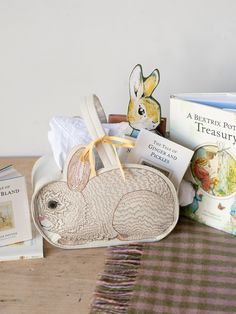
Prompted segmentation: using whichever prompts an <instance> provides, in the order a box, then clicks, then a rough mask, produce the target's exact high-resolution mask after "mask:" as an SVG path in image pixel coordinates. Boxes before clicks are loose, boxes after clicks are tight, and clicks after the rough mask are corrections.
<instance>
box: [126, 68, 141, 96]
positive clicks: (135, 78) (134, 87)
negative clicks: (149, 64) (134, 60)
mask: <svg viewBox="0 0 236 314" xmlns="http://www.w3.org/2000/svg"><path fill="white" fill-rule="evenodd" d="M129 90H130V97H131V99H140V98H141V97H142V95H143V70H142V67H141V65H140V64H137V65H136V66H135V67H134V69H133V71H132V73H131V75H130V79H129Z"/></svg>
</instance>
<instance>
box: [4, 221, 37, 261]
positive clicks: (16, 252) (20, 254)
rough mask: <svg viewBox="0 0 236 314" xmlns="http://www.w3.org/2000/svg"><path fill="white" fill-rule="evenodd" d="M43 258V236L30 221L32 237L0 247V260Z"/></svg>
mask: <svg viewBox="0 0 236 314" xmlns="http://www.w3.org/2000/svg"><path fill="white" fill-rule="evenodd" d="M35 258H43V238H42V236H41V235H40V233H39V232H38V231H37V230H36V228H35V227H34V225H33V223H32V239H31V240H27V241H23V242H18V243H15V244H10V245H6V246H2V247H0V261H10V260H19V259H35Z"/></svg>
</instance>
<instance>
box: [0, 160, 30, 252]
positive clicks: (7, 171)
mask: <svg viewBox="0 0 236 314" xmlns="http://www.w3.org/2000/svg"><path fill="white" fill-rule="evenodd" d="M30 239H32V233H31V222H30V212H29V205H28V196H27V190H26V183H25V178H24V177H22V176H21V175H20V174H19V173H18V172H17V171H16V170H15V169H14V168H13V167H12V166H10V167H6V168H4V169H1V170H0V246H4V245H9V244H13V243H16V242H21V241H26V240H30Z"/></svg>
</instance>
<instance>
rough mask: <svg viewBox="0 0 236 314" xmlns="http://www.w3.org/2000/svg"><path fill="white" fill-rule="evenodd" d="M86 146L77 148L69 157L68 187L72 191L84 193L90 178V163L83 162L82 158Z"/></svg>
mask: <svg viewBox="0 0 236 314" xmlns="http://www.w3.org/2000/svg"><path fill="white" fill-rule="evenodd" d="M84 148H85V147H84V146H80V147H77V148H76V149H75V151H74V153H73V152H72V154H71V155H70V157H69V161H68V163H67V173H66V177H67V185H68V187H69V189H70V190H76V191H80V192H81V191H82V190H83V189H84V188H85V186H86V184H87V182H88V180H89V177H90V165H89V162H88V161H86V160H85V161H81V160H80V156H81V154H82V152H83V151H84Z"/></svg>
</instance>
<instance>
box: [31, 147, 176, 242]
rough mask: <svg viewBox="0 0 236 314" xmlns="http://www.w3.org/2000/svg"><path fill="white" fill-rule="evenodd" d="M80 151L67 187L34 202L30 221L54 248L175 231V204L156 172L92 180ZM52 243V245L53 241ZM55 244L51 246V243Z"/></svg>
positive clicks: (116, 172)
mask: <svg viewBox="0 0 236 314" xmlns="http://www.w3.org/2000/svg"><path fill="white" fill-rule="evenodd" d="M83 150H84V147H81V146H80V147H78V149H76V151H75V152H74V153H73V154H72V157H71V158H70V159H69V161H68V163H67V165H68V166H67V172H66V178H67V180H66V179H65V181H54V182H52V183H49V184H47V185H45V186H44V187H42V188H41V190H39V192H38V193H37V194H36V196H35V197H34V211H33V218H34V221H35V222H36V225H37V227H38V228H39V229H40V230H41V231H42V230H43V232H44V234H46V237H48V238H49V239H50V237H51V241H52V242H53V241H54V240H52V239H53V237H52V235H57V240H56V241H57V244H58V245H59V246H60V245H64V246H66V248H68V247H70V246H72V247H73V246H75V245H81V244H84V243H89V242H93V241H99V240H110V239H118V240H119V241H125V240H141V239H149V238H153V237H158V236H160V238H162V237H164V236H165V235H166V234H167V233H169V232H170V231H171V230H172V229H173V228H174V226H175V224H176V222H177V216H178V214H177V213H178V200H177V196H176V192H175V190H174V187H173V185H172V184H171V183H170V182H169V181H168V180H167V179H166V177H165V176H164V175H163V174H162V173H160V172H159V171H158V170H155V169H153V168H150V167H147V166H143V165H136V164H133V165H131V164H130V165H126V166H124V168H123V171H124V175H125V180H124V179H123V178H122V176H121V173H120V169H117V168H115V167H113V168H110V169H107V168H103V169H100V170H99V171H98V172H97V175H96V176H94V177H91V176H90V164H89V162H88V161H84V162H81V161H80V155H81V153H82V152H83ZM164 233H165V234H164ZM54 242H55V241H54ZM54 244H55V243H54Z"/></svg>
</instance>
